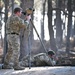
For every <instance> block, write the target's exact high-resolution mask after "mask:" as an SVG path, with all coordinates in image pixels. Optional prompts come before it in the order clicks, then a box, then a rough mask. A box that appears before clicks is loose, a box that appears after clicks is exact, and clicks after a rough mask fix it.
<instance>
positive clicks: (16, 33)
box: [8, 32, 19, 35]
mask: <svg viewBox="0 0 75 75" xmlns="http://www.w3.org/2000/svg"><path fill="white" fill-rule="evenodd" d="M8 34H16V35H19V34H18V33H14V32H13V33H8Z"/></svg>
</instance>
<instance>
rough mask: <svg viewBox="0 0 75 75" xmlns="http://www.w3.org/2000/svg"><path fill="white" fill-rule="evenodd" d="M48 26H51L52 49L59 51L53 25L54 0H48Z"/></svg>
mask: <svg viewBox="0 0 75 75" xmlns="http://www.w3.org/2000/svg"><path fill="white" fill-rule="evenodd" d="M48 28H49V36H50V46H51V49H52V50H54V51H55V52H57V47H56V42H55V39H54V31H53V26H52V0H48Z"/></svg>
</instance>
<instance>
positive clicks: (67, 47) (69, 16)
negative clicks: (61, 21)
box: [66, 0, 72, 54]
mask: <svg viewBox="0 0 75 75" xmlns="http://www.w3.org/2000/svg"><path fill="white" fill-rule="evenodd" d="M71 3H72V0H68V8H67V9H68V13H69V15H68V25H67V42H66V52H67V53H68V54H69V50H70V34H71V28H72V9H71V8H72V7H71V6H72V5H71Z"/></svg>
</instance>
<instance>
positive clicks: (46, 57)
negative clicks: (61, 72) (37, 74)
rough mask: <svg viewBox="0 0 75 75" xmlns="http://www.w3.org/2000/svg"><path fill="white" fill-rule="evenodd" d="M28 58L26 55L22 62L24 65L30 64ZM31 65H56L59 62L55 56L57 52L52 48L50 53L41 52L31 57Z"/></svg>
mask: <svg viewBox="0 0 75 75" xmlns="http://www.w3.org/2000/svg"><path fill="white" fill-rule="evenodd" d="M28 58H29V56H27V57H24V58H23V59H22V61H21V62H20V64H21V65H22V66H28ZM30 60H31V66H54V65H56V63H57V60H56V58H55V52H54V51H52V50H50V51H48V54H46V53H39V54H36V55H34V56H32V57H31V59H30Z"/></svg>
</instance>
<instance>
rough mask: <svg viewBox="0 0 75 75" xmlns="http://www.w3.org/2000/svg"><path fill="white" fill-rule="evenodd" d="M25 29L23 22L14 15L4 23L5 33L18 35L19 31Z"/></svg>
mask: <svg viewBox="0 0 75 75" xmlns="http://www.w3.org/2000/svg"><path fill="white" fill-rule="evenodd" d="M21 28H24V29H26V24H25V23H24V21H23V20H22V19H21V18H19V17H18V16H16V15H15V14H14V15H12V16H11V17H9V18H8V20H7V23H6V33H7V34H9V33H17V34H19V33H20V29H21Z"/></svg>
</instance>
